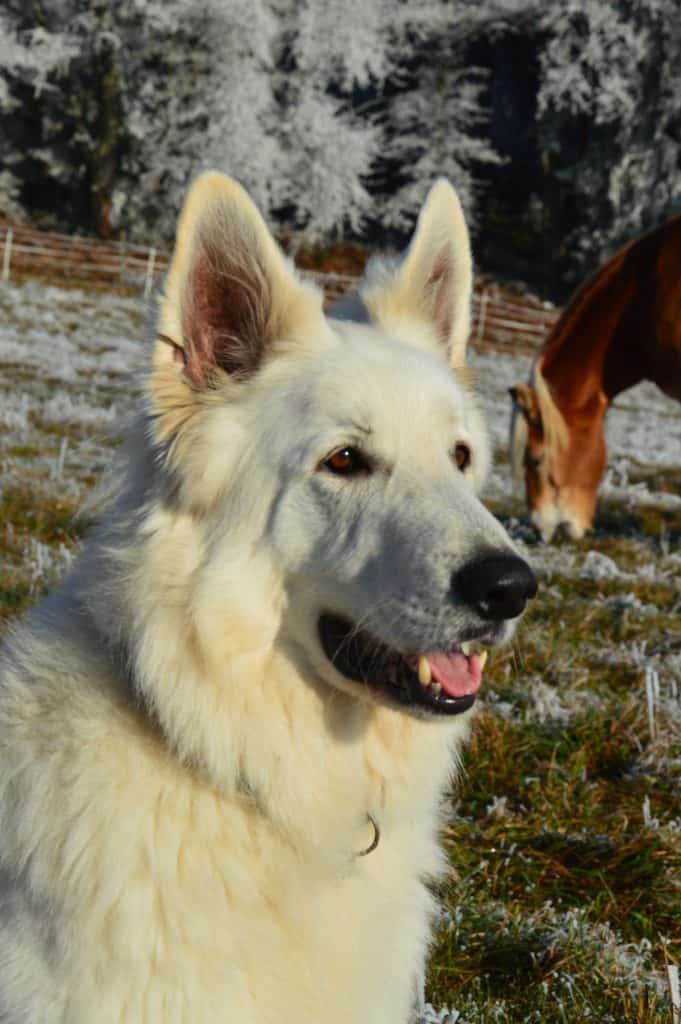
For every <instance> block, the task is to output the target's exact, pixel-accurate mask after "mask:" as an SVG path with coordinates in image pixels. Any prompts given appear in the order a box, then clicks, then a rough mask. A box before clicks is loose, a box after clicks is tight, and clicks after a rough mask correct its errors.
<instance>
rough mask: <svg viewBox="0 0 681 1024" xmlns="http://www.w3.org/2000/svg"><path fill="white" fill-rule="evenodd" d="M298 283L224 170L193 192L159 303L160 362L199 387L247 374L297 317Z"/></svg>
mask: <svg viewBox="0 0 681 1024" xmlns="http://www.w3.org/2000/svg"><path fill="white" fill-rule="evenodd" d="M305 298H307V300H308V301H309V300H310V293H309V289H307V288H306V287H305V286H304V285H303V284H302V283H300V282H299V281H298V280H297V278H296V276H295V273H294V271H293V270H292V268H290V266H289V265H288V262H287V260H286V258H285V257H284V255H283V253H282V252H281V250H280V249H279V247H278V246H277V244H276V242H275V241H274V239H273V238H272V235H271V234H270V232H269V230H268V228H267V226H266V224H265V222H264V220H263V219H262V217H261V215H260V213H259V212H258V210H257V209H256V207H255V206H254V204H253V202H252V201H251V199H250V198H249V196H248V195H247V194H246V192H245V191H244V190H243V189H242V188H241V186H240V185H238V184H237V183H236V182H235V181H232V180H231V179H230V178H228V177H226V176H225V175H223V174H218V173H216V172H209V173H207V174H204V175H202V176H201V177H200V178H198V180H197V181H196V182H195V183H194V185H193V186H192V187H191V189H190V190H189V193H188V195H187V198H186V200H185V203H184V206H183V209H182V213H181V214H180V219H179V223H178V228H177V237H176V243H175V250H174V253H173V258H172V262H171V265H170V270H169V272H168V276H167V279H166V284H165V289H164V295H163V297H162V299H161V303H160V315H159V323H158V337H159V342H158V343H157V347H156V353H155V365H156V366H157V367H159V365H167V364H173V363H175V364H179V366H176V370H175V372H176V373H177V374H180V373H181V374H182V375H183V378H184V380H185V382H186V383H188V384H189V385H190V386H191V387H192V388H193V389H194V390H196V389H202V388H204V387H206V386H207V385H209V384H211V383H213V382H214V381H215V380H216V377H219V375H220V374H223V375H224V374H227V375H228V376H229V377H232V378H235V377H236V378H240V379H241V378H246V377H248V376H250V375H252V374H253V373H254V372H255V371H256V370H257V368H258V366H259V365H260V362H261V360H262V358H263V355H264V352H265V350H266V347H267V344H268V342H269V341H270V340H272V338H273V337H274V336H275V335H277V334H278V333H280V332H282V331H283V330H285V328H286V325H287V323H288V322H289V321H290V320H291V319H292V318H293V317H294V316H295V315H296V311H297V309H298V307H300V306H301V303H302V302H303V300H304V299H305Z"/></svg>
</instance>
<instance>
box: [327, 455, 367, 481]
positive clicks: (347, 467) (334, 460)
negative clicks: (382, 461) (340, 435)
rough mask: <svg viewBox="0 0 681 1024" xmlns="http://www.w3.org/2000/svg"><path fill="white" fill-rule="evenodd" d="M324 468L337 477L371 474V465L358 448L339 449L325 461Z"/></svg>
mask: <svg viewBox="0 0 681 1024" xmlns="http://www.w3.org/2000/svg"><path fill="white" fill-rule="evenodd" d="M324 468H325V469H328V470H329V471H330V472H331V473H335V474H336V476H357V474H359V473H368V472H369V463H368V462H367V460H366V458H365V457H364V456H363V455H362V453H361V452H360V451H359V450H358V449H357V448H339V449H338V450H337V451H335V452H333V454H332V455H329V457H328V459H325V460H324Z"/></svg>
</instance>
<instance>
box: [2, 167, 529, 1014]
mask: <svg viewBox="0 0 681 1024" xmlns="http://www.w3.org/2000/svg"><path fill="white" fill-rule="evenodd" d="M470 293H471V260H470V252H469V245H468V237H467V232H466V227H465V224H464V220H463V216H462V213H461V209H460V206H459V203H458V200H457V198H456V195H455V193H454V192H453V190H452V189H451V187H450V186H449V185H448V184H447V183H446V182H444V181H442V182H439V183H438V184H436V185H435V187H434V188H433V189H432V191H431V192H430V195H429V196H428V199H427V202H426V204H425V207H424V209H423V211H422V213H421V216H420V218H419V222H418V226H417V229H416V233H415V236H414V238H413V240H412V243H411V246H410V248H409V250H408V252H407V254H406V257H405V258H404V259H403V260H402V261H401V262H400V263H398V264H395V265H394V266H388V265H382V266H378V267H375V268H374V269H373V272H370V273H369V275H368V277H367V278H366V279H365V281H364V284H363V286H362V290H361V294H360V296H359V297H358V298H357V299H356V300H354V301H353V302H350V303H348V302H347V301H346V302H344V303H341V305H340V306H339V307H338V309H337V310H336V313H335V314H334V313H333V311H332V313H331V314H330V315H329V316H328V317H326V316H325V315H324V313H323V311H322V298H321V295H320V293H319V291H318V290H317V289H316V288H314V287H312V286H311V285H309V284H305V283H303V282H302V281H301V280H300V279H299V278H298V277H297V276H296V273H295V271H294V270H293V268H292V267H291V266H290V265H289V263H288V262H287V260H286V259H285V258H284V256H283V255H282V253H281V252H280V250H279V249H278V247H277V245H276V243H275V242H274V240H273V238H272V236H271V235H270V233H269V232H268V229H267V228H266V226H265V223H264V221H263V220H262V218H261V216H260V215H259V213H258V212H257V210H256V209H255V207H254V206H253V204H252V202H251V201H250V199H249V198H248V196H247V195H246V194H245V193H244V191H243V190H242V189H241V188H240V187H239V186H238V185H237V184H235V183H234V182H233V181H231V180H230V179H228V178H225V177H224V176H222V175H220V174H216V173H211V174H207V175H205V176H203V177H201V178H200V179H199V180H198V181H197V182H196V184H195V185H194V186H193V188H192V189H191V191H190V193H189V196H188V198H187V201H186V204H185V207H184V210H183V212H182V216H181V219H180V222H179V228H178V235H177V242H176V248H175V253H174V257H173V261H172V266H171V269H170V272H169V274H168V278H167V282H166V287H165V292H164V296H163V298H162V300H161V302H160V309H159V320H158V334H157V337H156V341H155V347H154V351H153V357H152V361H151V367H150V370H149V373H148V376H147V378H146V382H145V395H146V405H145V409H144V414H143V415H142V416H141V417H140V418H139V421H138V424H137V428H136V430H135V431H133V434H132V437H131V441H130V443H129V445H128V448H127V451H126V452H125V463H126V466H127V469H126V473H125V482H124V484H123V486H122V488H121V491H120V494H119V496H118V499H117V501H116V502H115V503H114V505H113V507H112V508H111V509H110V510H109V512H108V514H107V515H106V517H105V522H104V523H103V525H102V526H101V527H100V528H99V529H98V530H97V531H95V533H94V535H93V537H92V538H91V540H90V542H89V544H88V545H86V547H85V550H84V553H83V555H82V556H81V558H80V560H79V562H78V563H77V565H76V568H75V571H74V572H73V573H72V574H71V575H70V576H69V577H68V578H67V580H66V582H65V583H64V584H63V585H62V586H61V587H60V588H59V589H58V590H57V591H55V592H54V593H53V594H52V595H51V596H50V597H48V599H47V600H45V601H44V602H43V603H42V604H41V605H39V606H38V607H37V608H36V609H35V610H34V611H33V612H32V613H31V614H30V615H29V617H28V619H27V621H26V622H24V623H23V624H22V625H19V626H18V627H17V628H16V629H15V630H14V631H13V632H12V634H11V636H10V638H9V639H8V641H7V643H6V645H5V649H4V653H3V660H2V667H1V669H0V680H1V682H0V691H1V692H0V758H1V766H0V1020H1V1021H2V1022H3V1024H57V1022H58V1024H114V1022H115V1024H124V1022H131V1024H133V1022H134V1024H180V1022H183V1024H217V1022H221V1021H224V1022H230V1024H403V1022H406V1021H407V1020H409V1019H410V1015H411V1013H412V1006H413V999H414V987H415V979H416V978H417V977H418V976H419V974H420V973H421V971H422V969H423V963H424V958H425V954H426V950H427V945H428V936H429V918H430V915H431V910H432V897H431V895H430V894H429V890H428V888H427V882H428V880H429V879H432V878H433V877H434V876H437V875H438V874H439V873H441V872H442V871H443V867H444V858H443V856H442V854H441V852H440V850H439V847H438V842H437V831H438V806H439V802H440V799H441V795H442V793H443V788H444V787H445V785H446V783H447V781H448V779H449V776H450V773H451V771H452V767H453V764H455V762H456V754H457V749H458V747H459V744H460V743H461V741H462V740H463V738H464V737H465V734H466V730H467V725H468V719H469V717H470V716H469V713H468V711H469V708H470V707H471V705H472V704H473V702H474V700H475V694H476V692H477V690H478V687H479V685H480V677H481V671H482V661H483V659H482V657H481V656H480V655H479V654H478V653H471V648H470V647H469V646H468V644H469V642H471V641H473V640H478V641H481V642H482V643H484V644H494V643H497V642H500V641H502V640H505V639H507V638H508V637H509V635H510V633H511V632H512V629H513V624H514V620H515V619H517V617H518V616H519V615H520V613H521V612H522V610H523V608H524V605H525V603H526V600H527V599H528V598H529V597H531V596H532V595H533V593H534V590H535V582H534V578H533V576H532V573H531V571H530V570H529V568H528V567H527V565H526V564H525V563H524V562H523V561H522V560H521V559H520V558H519V557H518V556H517V555H516V553H515V552H514V549H513V547H512V545H511V542H510V541H509V539H508V537H507V536H506V534H505V533H504V530H503V529H502V527H501V526H500V525H499V523H498V522H497V521H496V520H495V519H494V517H493V516H492V515H491V514H490V513H489V512H487V511H486V510H485V508H484V507H483V506H482V504H481V503H480V502H479V501H478V499H477V498H476V496H475V494H476V489H477V488H478V487H479V485H480V482H481V480H482V478H483V475H484V473H485V468H486V466H487V461H488V455H487V448H486V443H485V438H484V433H483V429H482V425H481V421H480V417H479V414H478V412H477V411H476V408H475V404H474V399H473V396H472V394H471V391H470V384H469V380H468V377H467V376H466V373H465V370H464V367H463V361H464V350H465V345H466V338H467V334H468V330H469V305H470Z"/></svg>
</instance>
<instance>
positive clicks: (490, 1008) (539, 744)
mask: <svg viewBox="0 0 681 1024" xmlns="http://www.w3.org/2000/svg"><path fill="white" fill-rule="evenodd" d="M146 321H147V310H146V308H145V306H144V303H143V301H142V300H141V299H139V298H138V297H137V296H133V295H111V294H107V293H106V292H103V291H98V290H94V289H93V290H89V291H83V290H80V289H77V288H63V287H56V286H52V285H49V284H45V283H42V282H37V281H29V282H25V283H23V284H19V285H7V286H0V638H1V636H2V633H3V632H4V630H5V629H7V628H8V625H9V623H10V622H11V620H12V619H13V618H14V617H15V616H17V615H18V614H19V613H20V612H21V611H22V609H24V608H26V607H27V606H28V605H29V604H30V603H32V602H33V601H34V600H36V599H37V598H38V596H39V595H40V594H41V593H42V592H43V590H44V588H45V587H46V586H47V585H48V584H49V583H50V582H51V581H52V580H54V579H55V578H56V577H58V575H59V574H60V573H61V572H63V571H64V570H65V569H66V568H67V566H68V564H69V562H70V561H71V559H72V557H73V554H74V552H75V551H76V550H77V548H78V545H79V543H80V541H81V538H82V535H83V532H84V530H85V529H86V528H87V525H88V523H89V522H91V520H92V518H93V516H94V514H95V510H96V501H97V499H96V497H94V493H95V486H96V485H97V484H99V483H100V481H101V480H102V477H103V476H104V475H105V471H106V469H107V467H108V465H109V464H110V462H111V458H112V454H113V451H114V448H115V445H116V443H117V437H118V435H119V431H120V427H121V425H122V424H123V422H124V420H125V416H126V415H127V413H128V412H129V409H130V406H131V405H133V406H134V404H135V400H136V398H137V394H138V392H137V387H136V380H137V372H138V369H139V367H140V365H141V364H142V362H143V359H144V356H145V353H146V345H145V342H144V338H145V323H146ZM471 361H472V365H473V367H474V369H475V371H476V377H477V382H478V386H479V390H480V394H481V400H482V404H483V407H484V409H485V412H486V415H487V420H488V424H489V427H490V432H491V435H492V438H493V442H494V448H495V452H496V460H495V467H494V470H493V473H492V475H491V479H490V481H489V485H488V488H487V492H486V498H487V500H488V501H489V503H490V505H491V507H492V508H493V510H494V511H495V512H496V513H497V515H499V516H500V517H501V518H502V520H503V521H504V522H505V523H506V525H507V526H508V528H509V529H510V530H511V532H512V533H513V535H514V536H515V537H516V539H517V541H518V543H519V545H520V546H521V547H522V548H523V549H524V551H525V554H526V555H527V557H528V558H529V560H530V561H531V562H532V564H533V565H534V566H535V568H536V570H537V573H538V575H539V578H540V582H541V590H540V596H539V598H538V599H537V600H536V601H535V602H534V604H533V606H532V608H531V610H530V611H529V613H528V615H527V616H526V619H525V621H524V623H523V626H522V629H521V630H520V631H519V634H518V637H517V639H516V642H515V643H514V645H513V647H512V648H509V649H508V650H505V651H500V652H497V653H496V654H495V655H494V656H493V657H492V659H491V664H490V667H489V669H488V671H487V673H486V684H485V686H484V693H483V699H482V700H481V701H480V703H479V710H478V715H477V720H476V727H475V730H474V738H473V742H472V743H471V745H470V747H469V749H468V750H467V752H466V757H465V775H464V777H463V779H462V781H461V782H460V783H459V785H458V787H457V789H456V792H454V793H453V794H452V800H451V812H450V814H449V816H448V820H447V824H446V832H445V838H446V842H447V846H448V850H449V852H450V857H451V864H452V876H451V881H450V883H449V884H448V885H447V886H446V887H444V888H443V890H442V892H441V894H440V895H441V907H442V909H441V914H440V919H439V924H438V932H437V941H436V944H435V947H434V950H433V956H432V959H431V966H430V971H429V976H428V979H427V990H426V998H427V1005H426V1006H425V1008H424V1010H423V1015H422V1019H423V1021H427V1022H448V1024H453V1022H455V1021H457V1022H458V1024H483V1022H485V1024H488V1022H495V1021H501V1022H528V1024H531V1022H537V1024H538V1022H546V1024H554V1022H555V1024H558V1022H568V1021H569V1022H575V1021H599V1022H613V1024H624V1022H630V1021H631V1022H634V1021H636V1022H640V1024H644V1022H646V1024H663V1022H664V1024H671V1021H672V1017H671V1008H670V1005H669V998H668V994H667V986H666V973H665V964H666V963H667V962H671V963H677V964H678V963H679V962H681V696H680V694H681V623H680V619H679V612H680V611H681V544H680V541H681V496H680V495H681V406H679V405H678V404H676V403H673V402H671V401H670V400H667V399H665V398H664V397H663V396H662V395H661V394H660V393H659V392H658V391H657V390H656V389H655V388H654V387H653V386H652V385H647V384H644V385H640V386H639V387H638V388H636V389H633V390H631V391H630V392H627V393H626V394H625V395H623V396H621V398H620V399H619V400H618V401H617V403H616V406H615V408H614V409H613V410H612V411H611V413H610V414H609V418H608V442H609V451H610V462H609V469H608V474H607V479H606V481H605V484H604V486H603V488H602V490H601V497H600V501H599V508H598V515H597V519H596V524H595V529H594V531H593V533H592V534H591V535H589V536H588V537H586V538H585V539H584V540H583V541H582V542H580V543H577V544H575V543H569V544H564V545H561V546H551V547H543V546H540V545H538V544H537V543H536V541H535V538H534V536H533V533H532V531H531V530H530V529H529V527H528V525H527V523H526V522H525V521H524V518H523V504H522V502H521V500H520V497H519V496H518V495H514V494H513V493H512V490H511V480H510V472H509V468H508V461H507V454H506V439H507V432H508V417H509V400H508V397H507V395H506V389H507V387H508V386H509V385H511V384H513V383H515V382H516V381H518V380H524V379H526V378H527V374H528V370H529V359H528V358H527V357H524V356H518V357H510V356H506V355H501V354H499V353H496V352H490V351H484V352H476V353H474V354H473V356H472V360H471ZM433 1007H436V1008H437V1009H433Z"/></svg>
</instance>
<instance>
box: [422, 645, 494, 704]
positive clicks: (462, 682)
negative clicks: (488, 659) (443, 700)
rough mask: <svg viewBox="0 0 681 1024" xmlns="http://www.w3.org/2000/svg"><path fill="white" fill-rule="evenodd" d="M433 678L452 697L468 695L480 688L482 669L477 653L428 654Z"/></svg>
mask: <svg viewBox="0 0 681 1024" xmlns="http://www.w3.org/2000/svg"><path fill="white" fill-rule="evenodd" d="M426 657H427V658H428V662H429V664H430V671H431V672H432V674H433V680H434V681H435V682H436V683H439V684H440V686H441V687H442V689H443V690H444V691H445V693H446V694H448V696H450V697H468V696H470V695H471V694H472V693H477V692H478V690H479V689H480V680H481V679H482V671H481V669H480V658H479V657H478V655H477V654H471V656H470V657H468V658H467V657H466V655H465V654H462V653H461V652H459V651H457V652H455V653H454V654H427V655H426Z"/></svg>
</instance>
